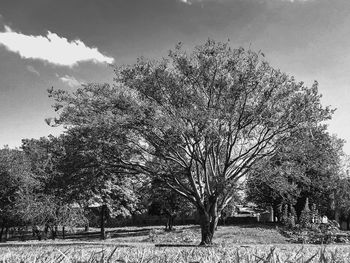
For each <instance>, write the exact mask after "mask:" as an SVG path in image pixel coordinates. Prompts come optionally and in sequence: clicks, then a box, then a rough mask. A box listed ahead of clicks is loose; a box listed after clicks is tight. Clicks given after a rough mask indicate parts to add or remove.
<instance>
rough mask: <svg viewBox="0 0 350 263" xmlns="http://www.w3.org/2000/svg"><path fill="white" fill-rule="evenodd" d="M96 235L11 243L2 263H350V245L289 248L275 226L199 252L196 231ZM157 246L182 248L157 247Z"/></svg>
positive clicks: (230, 236) (218, 240)
mask: <svg viewBox="0 0 350 263" xmlns="http://www.w3.org/2000/svg"><path fill="white" fill-rule="evenodd" d="M95 231H97V229H91V232H90V233H89V235H85V237H84V238H83V237H82V236H83V235H81V234H80V235H79V234H76V235H70V236H68V237H69V238H68V239H65V240H62V239H56V240H54V241H51V240H46V241H40V242H38V241H34V240H32V241H27V242H17V241H10V242H7V243H3V244H1V245H0V262H3V263H5V262H8V263H12V262H80V263H83V262H133V263H138V262H150V263H151V262H155V263H160V262H168V263H172V262H174V263H175V262H180V263H181V262H186V263H187V262H204V263H205V262H221V263H224V262H276V263H278V262H350V246H349V245H329V246H327V247H324V246H316V245H298V244H289V243H288V240H287V239H286V238H285V237H283V236H282V235H281V234H280V233H279V232H278V231H277V230H276V228H275V227H273V226H263V225H260V226H259V225H255V226H244V225H243V226H222V227H219V229H218V231H217V232H216V235H215V239H214V241H215V244H216V245H215V246H213V247H196V246H195V245H197V244H198V243H199V228H198V227H197V226H181V227H177V228H176V231H175V232H165V231H164V230H163V227H160V226H159V227H143V228H138V227H128V228H114V229H108V232H109V235H110V236H111V237H110V238H109V239H107V240H105V241H99V240H98V238H97V232H95ZM156 244H163V245H166V244H168V245H178V246H181V245H183V247H166V246H165V247H156V246H155V245H156Z"/></svg>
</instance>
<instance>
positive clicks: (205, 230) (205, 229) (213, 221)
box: [200, 214, 219, 246]
mask: <svg viewBox="0 0 350 263" xmlns="http://www.w3.org/2000/svg"><path fill="white" fill-rule="evenodd" d="M218 219H219V218H218V217H211V216H209V215H208V214H207V215H204V216H201V220H200V223H201V233H202V240H201V243H200V245H201V246H207V245H212V244H213V237H214V232H215V229H216V226H217V224H218Z"/></svg>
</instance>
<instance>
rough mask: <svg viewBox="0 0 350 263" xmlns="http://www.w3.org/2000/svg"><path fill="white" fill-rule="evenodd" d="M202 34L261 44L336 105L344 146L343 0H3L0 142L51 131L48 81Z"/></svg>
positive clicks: (81, 75)
mask: <svg viewBox="0 0 350 263" xmlns="http://www.w3.org/2000/svg"><path fill="white" fill-rule="evenodd" d="M208 38H213V39H215V40H218V41H227V40H228V39H230V43H231V46H232V47H234V48H236V47H240V46H242V47H244V48H251V49H253V50H256V51H259V50H261V51H262V52H264V54H265V56H266V58H267V60H268V61H269V62H270V63H271V64H272V65H273V66H274V67H276V68H280V69H281V70H282V71H284V72H286V73H288V74H290V75H293V76H295V78H296V80H297V81H304V82H305V83H306V85H309V86H310V85H311V84H312V83H313V81H314V80H317V81H318V82H319V84H320V85H319V91H320V92H321V93H322V94H323V99H322V101H323V104H324V105H331V106H332V107H334V108H337V111H336V113H335V114H334V117H333V120H332V121H330V122H329V130H330V133H335V134H337V135H338V136H339V137H340V138H343V139H345V140H347V141H348V142H349V143H347V144H346V145H345V148H344V149H345V152H346V153H347V154H350V119H349V118H348V114H349V113H350V104H349V103H348V102H349V98H350V93H349V91H348V90H349V87H348V86H349V84H350V74H349V69H350V1H349V0H294V1H292V0H147V1H145V0H103V1H101V0H74V1H71V0H31V1H25V0H22V1H20V0H1V1H0V127H1V129H0V146H3V145H5V144H7V145H9V146H10V147H19V146H20V145H21V139H23V138H39V137H41V136H47V135H49V134H53V135H57V134H59V133H60V132H61V131H62V129H61V128H51V127H49V126H48V125H47V124H46V123H45V121H44V119H45V118H47V117H53V116H55V113H54V111H53V109H52V108H51V104H52V103H53V102H52V101H51V100H50V99H49V98H48V96H47V92H46V90H47V89H48V88H50V87H52V86H53V87H54V88H56V89H67V90H72V91H73V90H74V89H76V88H77V87H78V86H79V85H80V84H81V83H89V82H102V83H104V82H107V83H112V81H113V67H111V66H110V64H115V65H122V64H126V63H127V64H130V63H133V62H135V61H136V58H137V57H140V56H145V57H148V58H159V57H162V56H166V55H167V51H168V50H169V49H172V48H173V47H174V46H175V44H176V43H178V42H182V43H184V45H185V47H186V48H189V49H191V48H193V46H195V45H197V44H201V43H204V41H205V40H206V39H208Z"/></svg>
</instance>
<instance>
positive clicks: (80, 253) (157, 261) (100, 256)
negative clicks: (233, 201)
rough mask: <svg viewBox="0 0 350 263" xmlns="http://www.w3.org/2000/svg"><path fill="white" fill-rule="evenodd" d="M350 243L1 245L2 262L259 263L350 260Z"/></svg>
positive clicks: (0, 257) (0, 258)
mask: <svg viewBox="0 0 350 263" xmlns="http://www.w3.org/2000/svg"><path fill="white" fill-rule="evenodd" d="M349 251H350V250H349V246H342V247H338V246H330V247H327V248H324V247H318V246H301V245H292V246H288V245H273V246H271V245H250V246H237V245H236V246H230V247H222V246H219V247H216V248H199V247H194V248H178V247H176V248H156V247H128V248H118V247H116V248H113V247H103V246H102V247H99V246H83V247H82V246H70V247H68V248H62V247H60V248H59V247H56V246H51V247H29V248H28V247H27V248H23V247H15V248H0V262H4V263H5V262H7V263H13V262H33V263H34V262H37V263H38V262H42V263H49V262H74V263H78V262H79V263H85V262H86V263H93V262H96V263H97V262H99V263H102V262H119V263H121V262H124V263H126V262H133V263H140V262H142V263H145V262H152V263H163V262H164V263H165V262H167V263H182V262H183V263H185V262H186V263H190V262H192V263H195V262H202V263H209V262H211V263H219V262H220V263H229V262H230V263H231V262H238V263H246V262H247V263H248V262H249V263H253V262H254V263H257V262H274V263H279V262H281V263H282V262H295V263H298V262H338V263H340V262H344V263H345V262H350V255H349Z"/></svg>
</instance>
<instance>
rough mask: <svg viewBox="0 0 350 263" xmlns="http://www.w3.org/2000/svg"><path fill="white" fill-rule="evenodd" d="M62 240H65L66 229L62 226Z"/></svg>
mask: <svg viewBox="0 0 350 263" xmlns="http://www.w3.org/2000/svg"><path fill="white" fill-rule="evenodd" d="M62 238H63V239H65V238H66V227H65V226H62Z"/></svg>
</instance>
